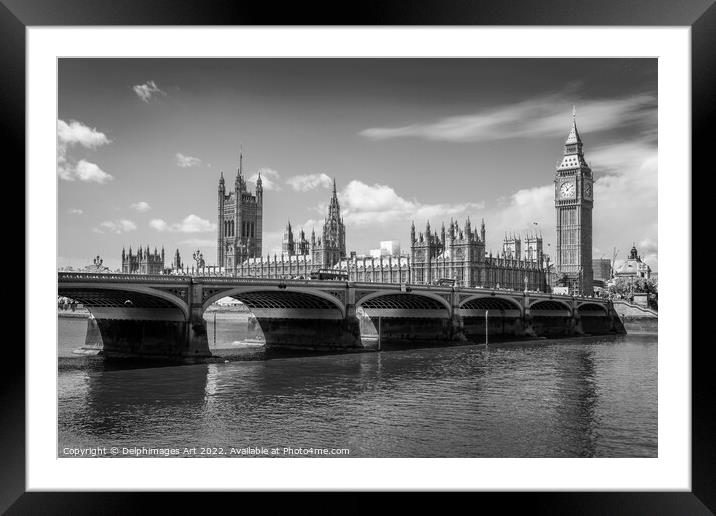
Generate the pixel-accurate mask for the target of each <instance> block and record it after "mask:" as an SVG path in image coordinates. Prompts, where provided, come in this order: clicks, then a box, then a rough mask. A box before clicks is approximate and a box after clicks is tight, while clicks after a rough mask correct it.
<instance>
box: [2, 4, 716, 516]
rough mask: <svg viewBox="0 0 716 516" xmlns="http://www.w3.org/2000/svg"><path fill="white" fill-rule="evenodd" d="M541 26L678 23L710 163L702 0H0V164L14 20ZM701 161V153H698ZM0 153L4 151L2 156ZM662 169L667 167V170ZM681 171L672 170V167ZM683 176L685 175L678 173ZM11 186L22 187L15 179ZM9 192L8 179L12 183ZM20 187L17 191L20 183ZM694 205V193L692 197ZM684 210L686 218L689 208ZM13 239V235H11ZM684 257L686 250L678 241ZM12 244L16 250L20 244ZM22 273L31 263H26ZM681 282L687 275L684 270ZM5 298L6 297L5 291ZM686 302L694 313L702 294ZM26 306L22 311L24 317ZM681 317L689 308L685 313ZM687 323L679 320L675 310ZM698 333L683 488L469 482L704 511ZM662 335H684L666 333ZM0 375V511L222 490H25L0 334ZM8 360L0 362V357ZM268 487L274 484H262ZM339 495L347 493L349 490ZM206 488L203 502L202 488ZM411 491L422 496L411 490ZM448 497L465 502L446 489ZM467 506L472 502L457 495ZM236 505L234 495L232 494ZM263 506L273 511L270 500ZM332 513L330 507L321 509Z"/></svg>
mask: <svg viewBox="0 0 716 516" xmlns="http://www.w3.org/2000/svg"><path fill="white" fill-rule="evenodd" d="M288 24H291V25H293V24H295V25H339V26H342V25H374V24H377V25H449V26H457V25H532V26H535V25H553V26H567V25H575V26H584V25H590V26H599V25H612V26H613V25H621V26H651V25H653V26H690V27H691V44H692V47H691V50H692V58H691V59H692V61H691V64H692V68H691V70H692V163H693V165H692V168H693V170H697V169H698V170H702V171H704V173H708V171H710V170H712V168H713V165H712V163H710V161H712V160H711V159H710V158H711V157H710V156H709V154H710V149H711V147H712V146H713V144H712V142H711V141H709V136H710V134H709V133H710V132H711V131H710V129H711V125H712V120H714V119H716V117H715V116H714V115H715V114H716V113H715V109H714V107H715V106H714V104H715V101H714V98H715V97H716V96H715V95H714V93H713V92H714V91H716V6H715V5H714V2H713V0H684V1H679V2H677V1H668V0H621V1H620V0H601V1H600V2H594V1H586V0H542V1H541V2H539V3H537V2H534V1H529V0H526V1H525V0H509V1H500V2H496V1H491V2H480V3H477V2H473V3H470V2H467V1H464V0H462V1H461V0H433V1H422V2H405V1H401V0H393V1H366V0H364V1H362V2H355V3H350V4H347V3H346V4H343V5H341V6H340V8H339V6H338V3H331V4H329V3H325V4H324V3H321V2H313V3H310V4H307V3H303V2H295V3H290V4H287V5H286V6H282V7H281V8H277V6H276V5H274V4H271V3H269V2H263V3H259V2H237V1H233V2H232V1H230V0H215V1H211V2H210V1H208V0H174V1H171V0H153V1H151V2H150V1H148V0H123V1H116V0H115V1H109V0H63V1H52V0H0V35H2V44H1V45H0V63H1V64H2V73H0V110H1V111H0V113H1V120H2V125H3V127H4V128H5V130H4V134H5V143H6V149H11V150H12V151H11V152H8V153H6V160H9V161H10V163H9V164H7V165H6V166H7V167H8V170H25V154H24V152H21V150H20V149H24V148H25V145H24V142H25V29H26V28H27V27H29V26H40V25H46V26H62V25H72V26H83V25H97V26H102V25H108V26H109V25H157V26H162V25H194V26H198V25H288ZM707 160H708V161H707ZM6 163H7V161H6ZM670 173H674V172H673V171H671V172H670ZM679 173H681V172H679ZM684 176H686V174H684ZM17 189H21V190H22V191H23V192H25V186H24V182H22V183H20V184H19V185H17ZM15 191H18V190H15ZM25 194H26V195H27V194H28V192H25ZM694 204H696V203H695V202H694ZM693 219H694V221H696V217H693ZM16 248H17V249H19V248H20V246H19V245H18V246H16ZM684 253H685V256H686V259H688V260H691V256H692V253H691V249H688V250H684ZM23 254H24V251H23ZM27 274H32V271H30V270H27V271H26V275H27ZM683 280H684V281H688V282H689V284H691V278H684V279H683ZM15 301H17V300H15ZM684 302H690V303H691V306H692V307H694V310H695V313H696V315H697V318H696V320H704V319H703V317H701V318H699V317H698V315H703V314H701V312H702V311H704V310H705V308H706V306H707V305H705V304H703V303H701V304H699V303H697V302H696V301H695V300H684ZM26 317H27V316H26ZM692 320H693V316H692ZM683 323H684V324H688V325H689V327H691V321H684V322H683ZM709 340H710V339H706V340H704V341H701V342H700V344H701V346H694V347H692V491H691V492H634V493H626V492H619V493H615V492H610V493H597V492H589V493H573V492H572V493H564V492H561V493H523V494H515V493H501V494H497V493H480V494H478V496H479V497H482V498H485V499H486V500H480V502H481V504H482V503H485V502H487V501H488V499H489V501H494V502H497V503H499V504H500V507H501V508H502V509H503V510H504V509H507V510H509V509H511V508H514V507H515V505H516V504H517V505H521V504H528V506H529V507H530V510H531V512H536V513H550V514H560V513H570V514H571V513H577V514H641V513H649V514H709V513H712V512H716V487H715V486H716V446H715V445H714V438H713V436H714V435H716V428H715V426H716V425H715V424H714V420H715V419H716V418H714V417H713V416H714V403H713V400H712V397H711V393H712V392H714V389H713V387H714V380H713V377H714V376H713V374H712V373H711V372H710V371H708V370H707V368H710V364H711V361H710V360H709V354H710V349H709V346H710V345H709ZM669 344H671V345H679V344H687V343H669ZM3 351H4V359H3V361H4V363H5V365H6V367H5V368H4V369H5V372H4V373H3V375H2V376H1V380H0V381H1V382H2V390H1V391H0V414H1V415H0V435H1V436H2V437H1V439H2V447H1V448H0V450H2V456H1V458H0V463H1V464H2V466H1V467H0V511H7V513H8V514H58V513H61V514H85V513H87V514H106V513H113V512H118V513H122V514H132V513H144V512H147V511H148V508H149V507H151V503H152V502H155V501H158V502H160V503H161V504H162V510H163V512H164V511H166V512H168V511H171V510H172V509H174V508H178V509H181V510H182V512H183V511H185V510H187V509H190V508H191V506H192V504H194V503H196V504H197V506H199V507H202V509H204V510H206V509H207V508H210V507H214V508H218V507H221V506H222V505H223V504H224V503H226V500H225V498H226V497H228V496H233V494H231V495H230V494H228V493H224V494H216V493H204V494H203V495H202V496H201V498H202V499H203V500H201V499H200V500H197V499H195V497H193V496H192V499H191V500H188V494H187V493H161V494H159V493H135V494H130V493H122V492H112V493H96V492H95V493H77V492H73V493H70V492H64V493H59V492H53V493H48V492H46V493H37V492H32V493H28V492H25V491H26V490H25V460H26V459H25V451H26V449H25V430H26V429H25V353H24V349H23V348H21V347H20V346H18V345H17V344H16V343H15V344H14V345H11V343H10V342H9V341H8V342H7V343H6V346H5V348H4V350H3ZM8 366H9V367H8ZM239 496H241V497H242V506H244V507H248V506H249V504H251V503H252V502H254V501H255V502H256V503H258V504H261V503H264V501H265V496H266V493H263V494H261V493H259V494H250V495H249V494H247V493H239ZM271 496H272V497H273V496H274V495H271ZM301 496H302V497H303V498H304V500H303V501H302V502H301V503H302V504H303V503H305V504H306V505H307V506H309V507H313V508H315V510H321V509H324V510H326V509H328V510H329V511H330V510H331V509H330V508H331V507H334V508H335V507H336V506H335V505H333V503H332V502H330V500H332V497H326V496H325V495H323V494H318V493H313V494H302V495H301ZM350 496H351V497H357V493H352V494H351V495H350ZM208 497H211V501H210V502H208V503H207V501H206V499H207V498H208ZM414 500H415V501H417V502H418V503H420V504H421V505H423V504H424V501H423V500H422V496H416V497H415V498H414ZM452 502H453V503H455V504H459V503H465V502H464V501H461V500H459V499H453V500H452ZM336 503H338V504H340V505H339V506H340V507H343V508H345V511H344V510H341V512H348V511H350V512H355V511H358V512H365V511H366V510H369V508H370V507H374V502H372V501H366V500H364V499H363V498H361V499H360V500H357V501H356V502H355V503H351V502H348V501H347V500H342V501H340V502H336ZM467 503H469V504H471V505H474V504H475V501H472V500H471V501H469V502H467ZM244 504H246V505H244ZM271 512H273V511H271ZM331 512H332V511H331Z"/></svg>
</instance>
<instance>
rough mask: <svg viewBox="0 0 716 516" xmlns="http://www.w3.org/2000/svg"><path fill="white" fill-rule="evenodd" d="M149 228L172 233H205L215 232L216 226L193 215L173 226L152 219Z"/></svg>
mask: <svg viewBox="0 0 716 516" xmlns="http://www.w3.org/2000/svg"><path fill="white" fill-rule="evenodd" d="M149 227H151V228H153V229H156V230H157V231H167V232H172V233H206V232H209V231H216V224H214V223H213V222H210V221H208V220H206V219H202V218H201V217H199V216H197V215H194V214H191V215H188V216H186V217H185V218H184V219H183V220H182V221H180V222H176V223H173V224H169V223H167V222H166V221H164V220H162V219H152V220H151V221H150V222H149Z"/></svg>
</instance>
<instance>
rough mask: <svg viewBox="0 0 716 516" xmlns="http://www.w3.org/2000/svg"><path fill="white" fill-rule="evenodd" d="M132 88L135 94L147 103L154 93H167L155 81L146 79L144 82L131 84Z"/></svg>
mask: <svg viewBox="0 0 716 516" xmlns="http://www.w3.org/2000/svg"><path fill="white" fill-rule="evenodd" d="M132 89H133V90H134V93H136V94H137V96H138V97H139V98H140V99H142V101H144V102H146V103H147V104H148V103H149V101H150V100H151V99H152V97H153V96H154V95H165V96H166V94H167V93H166V92H165V91H163V90H160V89H159V86H157V83H155V82H154V81H147V82H145V83H144V84H137V85H135V86H132Z"/></svg>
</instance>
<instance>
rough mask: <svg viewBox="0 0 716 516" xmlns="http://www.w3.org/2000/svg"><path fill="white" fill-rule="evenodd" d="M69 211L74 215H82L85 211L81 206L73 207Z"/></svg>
mask: <svg viewBox="0 0 716 516" xmlns="http://www.w3.org/2000/svg"><path fill="white" fill-rule="evenodd" d="M69 212H70V213H71V214H72V215H82V214H83V213H84V211H83V210H81V209H80V208H72V209H71V210H69Z"/></svg>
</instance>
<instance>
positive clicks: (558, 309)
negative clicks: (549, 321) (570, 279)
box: [529, 299, 572, 316]
mask: <svg viewBox="0 0 716 516" xmlns="http://www.w3.org/2000/svg"><path fill="white" fill-rule="evenodd" d="M529 310H530V313H531V314H532V315H551V316H555V315H556V316H571V315H572V307H571V306H570V305H569V304H568V303H566V302H564V301H561V300H558V299H538V300H536V301H533V302H532V303H530V305H529ZM540 312H542V313H540Z"/></svg>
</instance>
